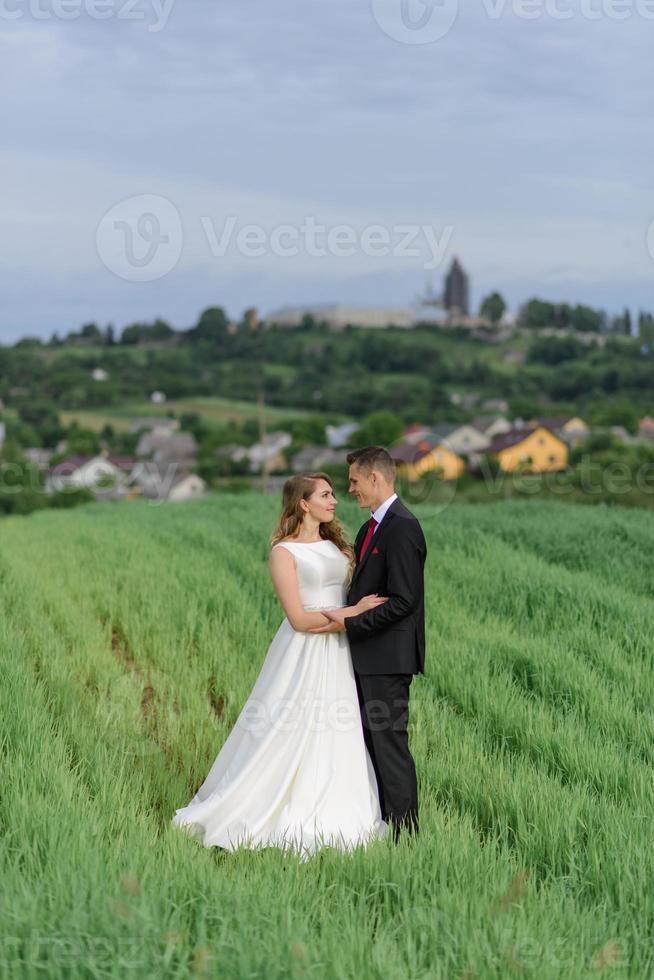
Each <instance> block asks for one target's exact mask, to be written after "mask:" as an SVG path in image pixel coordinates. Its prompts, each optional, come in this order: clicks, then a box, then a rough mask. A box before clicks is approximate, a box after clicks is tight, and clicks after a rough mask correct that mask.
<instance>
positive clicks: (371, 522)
mask: <svg viewBox="0 0 654 980" xmlns="http://www.w3.org/2000/svg"><path fill="white" fill-rule="evenodd" d="M376 527H377V521H376V520H375V518H374V517H371V518H370V520H369V521H368V530H367V531H366V536H365V538H364V539H363V544H362V545H361V551H360V552H359V561H361V559H362V558H363V556H364V555H365V553H366V548H367V547H368V545H369V544H370V542H371V541H372V536H373V534H374V533H375V528H376Z"/></svg>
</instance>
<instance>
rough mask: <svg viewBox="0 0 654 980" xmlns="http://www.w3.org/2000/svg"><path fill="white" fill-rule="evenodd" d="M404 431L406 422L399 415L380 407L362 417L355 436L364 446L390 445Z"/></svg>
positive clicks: (355, 439)
mask: <svg viewBox="0 0 654 980" xmlns="http://www.w3.org/2000/svg"><path fill="white" fill-rule="evenodd" d="M403 431H404V423H403V422H402V419H401V418H400V417H399V415H396V414H395V412H389V411H387V410H386V409H380V410H378V411H376V412H370V414H369V415H366V416H365V417H364V418H363V419H362V421H361V425H360V427H359V429H358V430H357V432H356V435H355V436H354V437H353V438H354V441H356V442H357V443H359V444H360V445H362V446H364V445H365V446H389V445H390V444H391V443H393V442H395V441H396V440H397V439H399V438H400V436H401V435H402V432H403Z"/></svg>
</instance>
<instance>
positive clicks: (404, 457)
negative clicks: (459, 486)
mask: <svg viewBox="0 0 654 980" xmlns="http://www.w3.org/2000/svg"><path fill="white" fill-rule="evenodd" d="M389 451H390V453H391V456H392V457H393V459H394V460H395V463H396V465H397V468H398V471H399V473H400V474H402V475H403V476H406V477H407V479H408V480H410V481H411V482H413V481H414V480H419V479H420V477H422V476H424V475H425V474H426V473H433V472H435V471H436V470H442V473H441V474H440V478H441V479H442V480H456V479H457V477H459V476H461V474H462V473H464V472H465V468H466V465H465V463H464V461H463V459H462V458H461V456H458V455H457V453H455V452H453V451H452V450H451V449H448V447H447V446H444V445H443V444H442V443H440V442H439V443H437V444H436V445H434V440H431V441H429V440H420V441H419V442H417V443H415V444H413V443H408V442H402V443H399V444H398V445H396V446H393V447H391V448H390V450H389Z"/></svg>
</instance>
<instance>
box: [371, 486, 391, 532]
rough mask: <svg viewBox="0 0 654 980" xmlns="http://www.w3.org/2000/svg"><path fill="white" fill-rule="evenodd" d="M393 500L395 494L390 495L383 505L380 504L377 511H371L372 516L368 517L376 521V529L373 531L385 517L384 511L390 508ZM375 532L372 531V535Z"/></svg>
mask: <svg viewBox="0 0 654 980" xmlns="http://www.w3.org/2000/svg"><path fill="white" fill-rule="evenodd" d="M394 500H397V494H396V493H393V494H391V496H390V497H389V498H388V499H387V500H385V501H384V503H383V504H380V505H379V507H378V508H377V510H375V511H373V512H372V514H371V515H370V516H371V517H374V518H375V520H376V521H377V527H376V528H375V531H376V530H377V528H378V527H379V525H380V524H381V522H382V521H383V519H384V517H385V516H386V511H387V510H388V508H389V507H390V506H391V504H392V503H393V501H394ZM375 531H373V534H374V533H375Z"/></svg>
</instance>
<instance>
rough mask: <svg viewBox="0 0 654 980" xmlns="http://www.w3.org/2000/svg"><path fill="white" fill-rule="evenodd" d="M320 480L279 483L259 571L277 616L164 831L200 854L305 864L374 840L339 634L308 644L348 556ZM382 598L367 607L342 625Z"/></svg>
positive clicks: (346, 655)
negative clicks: (241, 853)
mask: <svg viewBox="0 0 654 980" xmlns="http://www.w3.org/2000/svg"><path fill="white" fill-rule="evenodd" d="M335 507H336V498H335V496H334V489H333V484H332V482H331V480H330V479H329V477H328V476H326V475H325V474H323V473H312V474H300V475H299V476H293V477H291V478H290V479H289V480H287V481H286V483H285V484H284V490H283V504H282V513H281V515H280V518H279V521H278V523H277V527H276V529H275V531H274V533H273V536H272V540H271V543H272V545H273V547H272V550H271V553H270V572H271V576H272V580H273V584H274V586H275V589H276V592H277V595H278V597H279V600H280V602H281V604H282V606H283V608H284V612H285V613H286V618H285V619H284V620H283V621H282V624H281V626H280V627H279V629H278V630H277V633H276V634H275V636H274V638H273V640H272V643H271V644H270V647H269V648H268V652H267V654H266V657H265V660H264V662H263V666H262V668H261V672H260V674H259V676H258V678H257V680H256V682H255V685H254V688H253V689H252V692H251V694H250V696H249V698H248V700H247V701H246V703H245V705H244V707H243V709H242V711H241V714H240V715H239V717H238V719H237V721H236V724H235V726H234V728H233V729H232V731H231V732H230V734H229V736H228V737H227V740H226V741H225V743H224V745H223V746H222V748H221V750H220V752H219V753H218V755H217V757H216V759H215V761H214V763H213V765H212V767H211V769H210V771H209V774H208V775H207V777H206V779H205V781H204V782H203V784H202V785H201V786H200V788H199V789H198V791H197V793H196V794H195V796H194V797H193V799H192V800H191V801H190V803H188V804H187V806H185V807H182V808H181V809H179V810H177V811H176V812H175V815H174V817H173V820H172V822H173V825H174V826H177V827H184V828H185V830H186V832H187V833H188V834H189V835H191V836H193V837H195V838H198V839H199V840H200V841H201V842H202V843H203V844H204V846H205V847H212V846H216V847H221V848H225V849H227V850H234V849H235V848H236V847H240V846H244V847H255V848H256V847H281V848H288V849H290V850H295V851H297V852H298V853H300V854H301V855H302V856H304V857H307V856H308V855H310V854H312V853H314V852H315V851H316V850H318V849H319V848H320V847H322V846H332V847H336V848H339V849H341V850H350V849H352V848H353V847H356V846H357V845H361V844H362V845H364V846H365V844H366V843H367V842H369V841H371V840H373V839H376V838H381V837H383V836H384V835H385V833H386V830H387V825H386V823H384V822H383V821H382V819H381V811H380V806H379V797H378V790H377V782H376V779H375V773H374V770H373V767H372V763H371V761H370V757H369V755H368V752H367V750H366V747H365V743H364V739H363V729H362V727H361V717H360V712H359V703H358V698H357V690H356V682H355V679H354V672H353V669H352V662H351V659H350V650H349V646H348V642H347V636H346V634H345V633H342V632H339V633H318V634H312V633H310V632H308V631H309V630H311V629H313V628H315V627H319V626H324V625H327V624H328V623H329V622H330V620H329V619H328V617H327V616H324V615H323V613H322V612H321V611H320V610H321V609H334V608H343V607H344V606H345V596H346V588H347V583H348V580H349V577H350V576H351V574H352V569H353V565H354V551H353V549H352V546H351V545H350V544H349V543H348V542H347V540H346V538H345V534H344V532H343V529H342V527H341V524H340V522H339V521H338V520H337V518H335V516H334V511H335ZM385 601H386V599H384V598H381V597H378V596H366V597H364V598H363V599H362V600H361V601H360V602H359V603H357V605H356V606H352V607H350V608H348V610H347V614H348V615H356V614H357V613H360V612H363V611H364V610H366V609H372V608H374V607H375V606H377V605H379V604H380V603H382V602H385Z"/></svg>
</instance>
